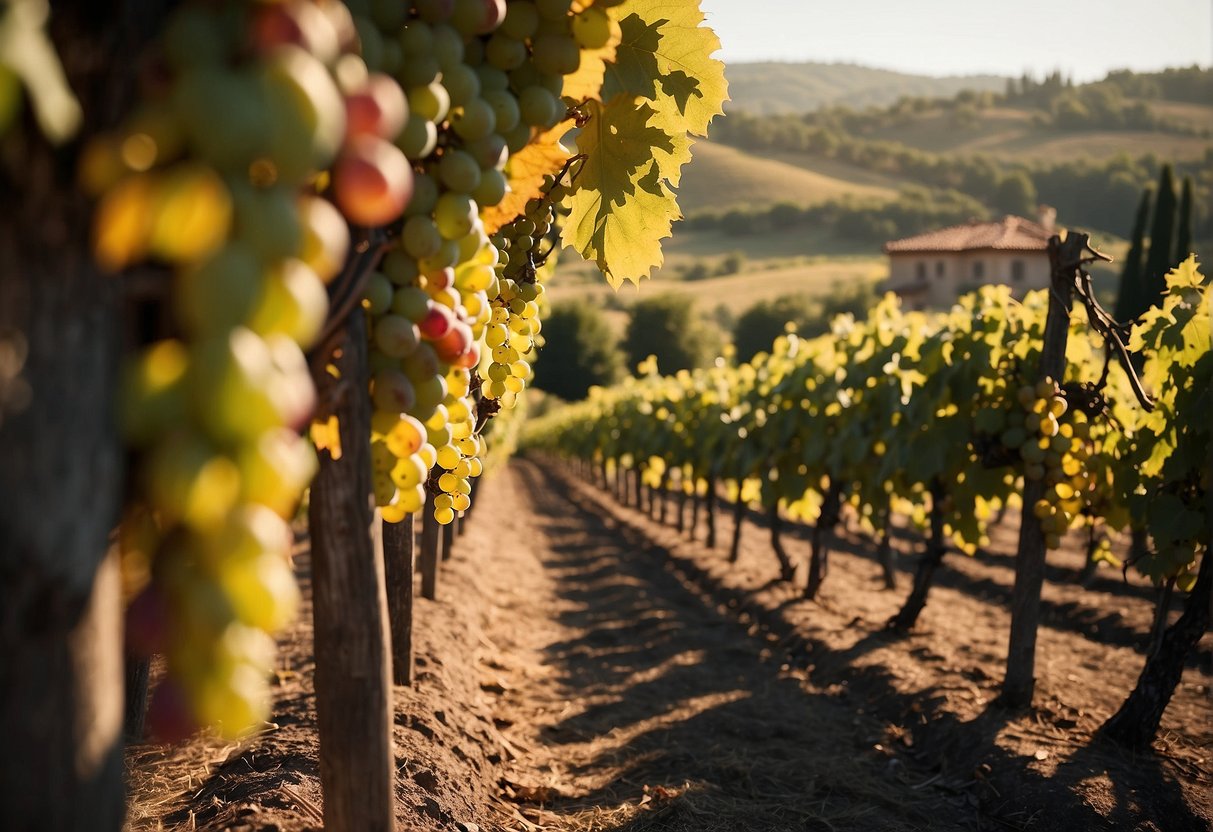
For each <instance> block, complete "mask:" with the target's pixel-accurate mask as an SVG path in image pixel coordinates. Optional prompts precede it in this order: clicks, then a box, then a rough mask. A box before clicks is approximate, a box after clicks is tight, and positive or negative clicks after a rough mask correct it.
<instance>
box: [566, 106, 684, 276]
mask: <svg viewBox="0 0 1213 832" xmlns="http://www.w3.org/2000/svg"><path fill="white" fill-rule="evenodd" d="M583 110H584V111H585V113H586V115H587V116H588V119H587V121H586V124H585V126H584V127H583V128H582V130H581V133H580V134H578V136H577V150H578V152H579V153H581V154H584V155H585V157H586V158H585V161H584V162H583V163H582V164H581V166H580V167H579V168H578V170H577V174H576V176H577V179H576V185H577V188H576V191H574V193H573V195H572V197H571V198H570V202H569V208H570V213H569V217H568V220H567V221H566V222H565V225H564V228H563V230H562V232H561V237H562V240H563V242H564V244H565V245H566V246H572V247H573V248H575V249H576V250H577V251H578V252H580V254H581V256H582V257H584V258H585V259H587V260H593V261H594V262H595V263H597V265H598V267H599V268H600V269H602V272H603V274H604V275H606V278H607V281H608V282H609V283H610V284H611V285H612V286H613V287H615V288H619V287H620V286H621V285H623V282H624V281H625V280H632V281H635V282H637V283H638V282H639V281H640V278H642V277H647V276H648V275H649V273H650V272H652V270H653V268H654V267H656V266H659V265H661V263H662V254H661V243H660V241H661V240H662V239H663V238H665V237H669V236H670V233H671V226H672V225H673V222H674V220H675V219H678V218H679V217H680V214H679V213H678V206H677V204H676V203H675V202H674V193H673V191H671V190H670V187H669V185H668V184H667V181H666V179H665V178H664V177H663V176H662V171H661V167H660V165H659V164H658V162H657V160H656V159H655V158H654V151H655V150H658V149H660V150H662V151H664V152H666V153H668V154H673V153H674V149H675V146H674V142H673V139H672V138H671V137H670V136H669V135H668V134H667V133H665V132H664V131H662V130H660V129H658V128H656V127H653V126H652V125H650V124H649V121H650V119H651V118H652V116H653V109H652V107H650V106H649V104H648V103H647V102H645V101H638V100H636V99H633V98H632V97H631V96H626V95H618V96H615V97H614V98H612V99H611V100H610V101H608V102H607V103H606V104H600V103H599V102H597V101H589V102H587V103H586V104H585V105H584V107H583Z"/></svg>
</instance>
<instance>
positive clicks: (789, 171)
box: [678, 141, 897, 216]
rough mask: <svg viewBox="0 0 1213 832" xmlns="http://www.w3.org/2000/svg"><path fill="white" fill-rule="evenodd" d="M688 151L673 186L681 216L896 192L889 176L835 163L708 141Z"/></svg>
mask: <svg viewBox="0 0 1213 832" xmlns="http://www.w3.org/2000/svg"><path fill="white" fill-rule="evenodd" d="M693 153H694V160H693V161H692V163H691V164H690V165H688V166H687V167H686V169H685V171H684V173H683V177H682V183H681V184H680V186H679V189H678V192H679V199H678V203H679V205H680V206H681V208H682V211H683V213H684V214H685V215H686V216H694V215H695V214H698V213H701V212H704V211H720V210H728V209H730V208H740V207H747V208H757V207H763V206H767V205H773V204H775V203H777V202H792V203H795V204H796V205H816V204H818V203H821V202H826V201H828V200H831V199H839V198H842V197H844V196H852V197H863V198H868V199H879V200H888V199H892V198H893V197H895V196H896V195H897V189H896V184H895V183H892V187H890V184H891V180H888V179H887V178H885V177H880V176H878V175H875V174H871V173H869V172H867V171H865V170H862V169H860V168H856V167H854V166H851V165H847V164H845V163H841V162H839V163H832V162H829V161H828V160H822V161H823V164H820V165H817V164H805V163H804V162H805V160H803V159H785V158H783V154H771V155H767V154H759V153H747V152H746V151H744V150H741V149H739V148H735V147H728V146H726V145H722V144H717V143H715V142H710V141H703V142H698V143H697V144H696V145H695V146H694V148H693Z"/></svg>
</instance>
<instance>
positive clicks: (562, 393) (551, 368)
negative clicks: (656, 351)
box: [535, 301, 623, 401]
mask: <svg viewBox="0 0 1213 832" xmlns="http://www.w3.org/2000/svg"><path fill="white" fill-rule="evenodd" d="M543 339H544V345H543V348H542V349H541V350H540V353H539V359H538V361H537V363H536V365H535V386H536V387H538V388H539V389H541V390H546V391H547V392H549V393H552V394H554V395H556V396H559V397H560V398H562V399H565V400H567V401H578V400H580V399H584V398H585V397H586V394H587V393H588V392H589V389H590V388H591V387H593V386H595V385H598V386H602V387H606V386H609V385H611V384H614V383H615V382H616V381H618V380H619V378H620V376H621V375H622V374H623V354H622V353H621V352H620V351H619V345H618V343H617V339H616V337H615V334H614V333H613V332H612V331H611V327H610V324H608V323H607V320H606V318H605V317H603V315H602V313H601V312H600V311H599V310H598V308H597V307H596V306H592V305H591V304H589V303H586V302H585V301H574V302H571V303H563V304H557V305H555V306H553V307H552V311H551V313H549V315H548V317H547V320H545V321H544V324H543Z"/></svg>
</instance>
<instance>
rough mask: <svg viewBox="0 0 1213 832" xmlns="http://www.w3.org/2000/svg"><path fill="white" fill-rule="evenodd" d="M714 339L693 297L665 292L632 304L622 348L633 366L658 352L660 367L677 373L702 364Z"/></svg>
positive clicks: (713, 344)
mask: <svg viewBox="0 0 1213 832" xmlns="http://www.w3.org/2000/svg"><path fill="white" fill-rule="evenodd" d="M714 341H715V339H714V338H713V333H712V331H711V330H710V329H709V328H708V327H707V325H706V324H705V323H704V322H703V321H702V320H701V319H700V318H699V317H698V316H697V315H696V312H695V308H694V302H693V300H692V298H690V297H688V296H686V295H674V294H665V295H654V296H652V297H647V298H644V299H642V300H639V301H637V302H636V303H635V304H634V305H633V306H632V308H631V319H630V320H629V321H628V326H627V331H626V332H625V333H624V336H623V344H622V347H623V351H624V354H625V355H626V356H627V362H628V366H629V367H636V366H637V365H638V364H640V363H641V362H642V361H644V360H645V359H646V358H648V357H649V356H650V355H654V356H656V357H657V366H659V367H661V368H662V369H663V370H667V371H670V372H673V371H676V370H685V369H690V368H691V367H699V366H702V365H703V364H704V363H705V362H706V361H707V360H708V358H709V357H710V354H711V352H712V351H713V348H714V347H715V346H716V344H715V343H714Z"/></svg>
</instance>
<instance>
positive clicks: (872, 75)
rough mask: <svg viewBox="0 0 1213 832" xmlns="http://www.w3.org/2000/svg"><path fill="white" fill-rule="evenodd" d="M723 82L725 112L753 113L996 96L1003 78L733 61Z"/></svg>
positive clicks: (860, 107)
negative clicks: (963, 94)
mask: <svg viewBox="0 0 1213 832" xmlns="http://www.w3.org/2000/svg"><path fill="white" fill-rule="evenodd" d="M725 75H726V77H727V78H728V79H729V95H730V97H731V98H732V101H730V102H729V103H728V104H726V105H725V107H726V110H727V111H733V110H737V111H744V112H747V113H752V114H754V115H769V114H773V113H807V112H810V111H812V110H816V109H819V108H821V107H826V106H830V105H834V104H845V105H846V106H848V107H851V108H853V109H858V110H862V109H864V108H865V107H885V106H888V105H889V104H892V103H894V102H895V101H897V99H899V98H903V97H906V96H911V97H924V98H951V97H952V96H954V95H955V94H956V93H958V92H960V91H961V90H974V91H976V92H984V91H986V90H989V91H991V92H1002V90H1003V89H1004V88H1005V87H1006V83H1007V79H1006V78H1003V77H1001V76H998V75H963V76H960V75H955V76H949V77H944V78H935V77H932V76H929V75H913V74H910V73H906V72H896V71H894V70H889V69H876V68H874V67H869V66H859V65H857V64H838V63H836V64H826V63H776V62H771V63H736V64H729V65H728V67H727V69H726V70H725Z"/></svg>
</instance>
